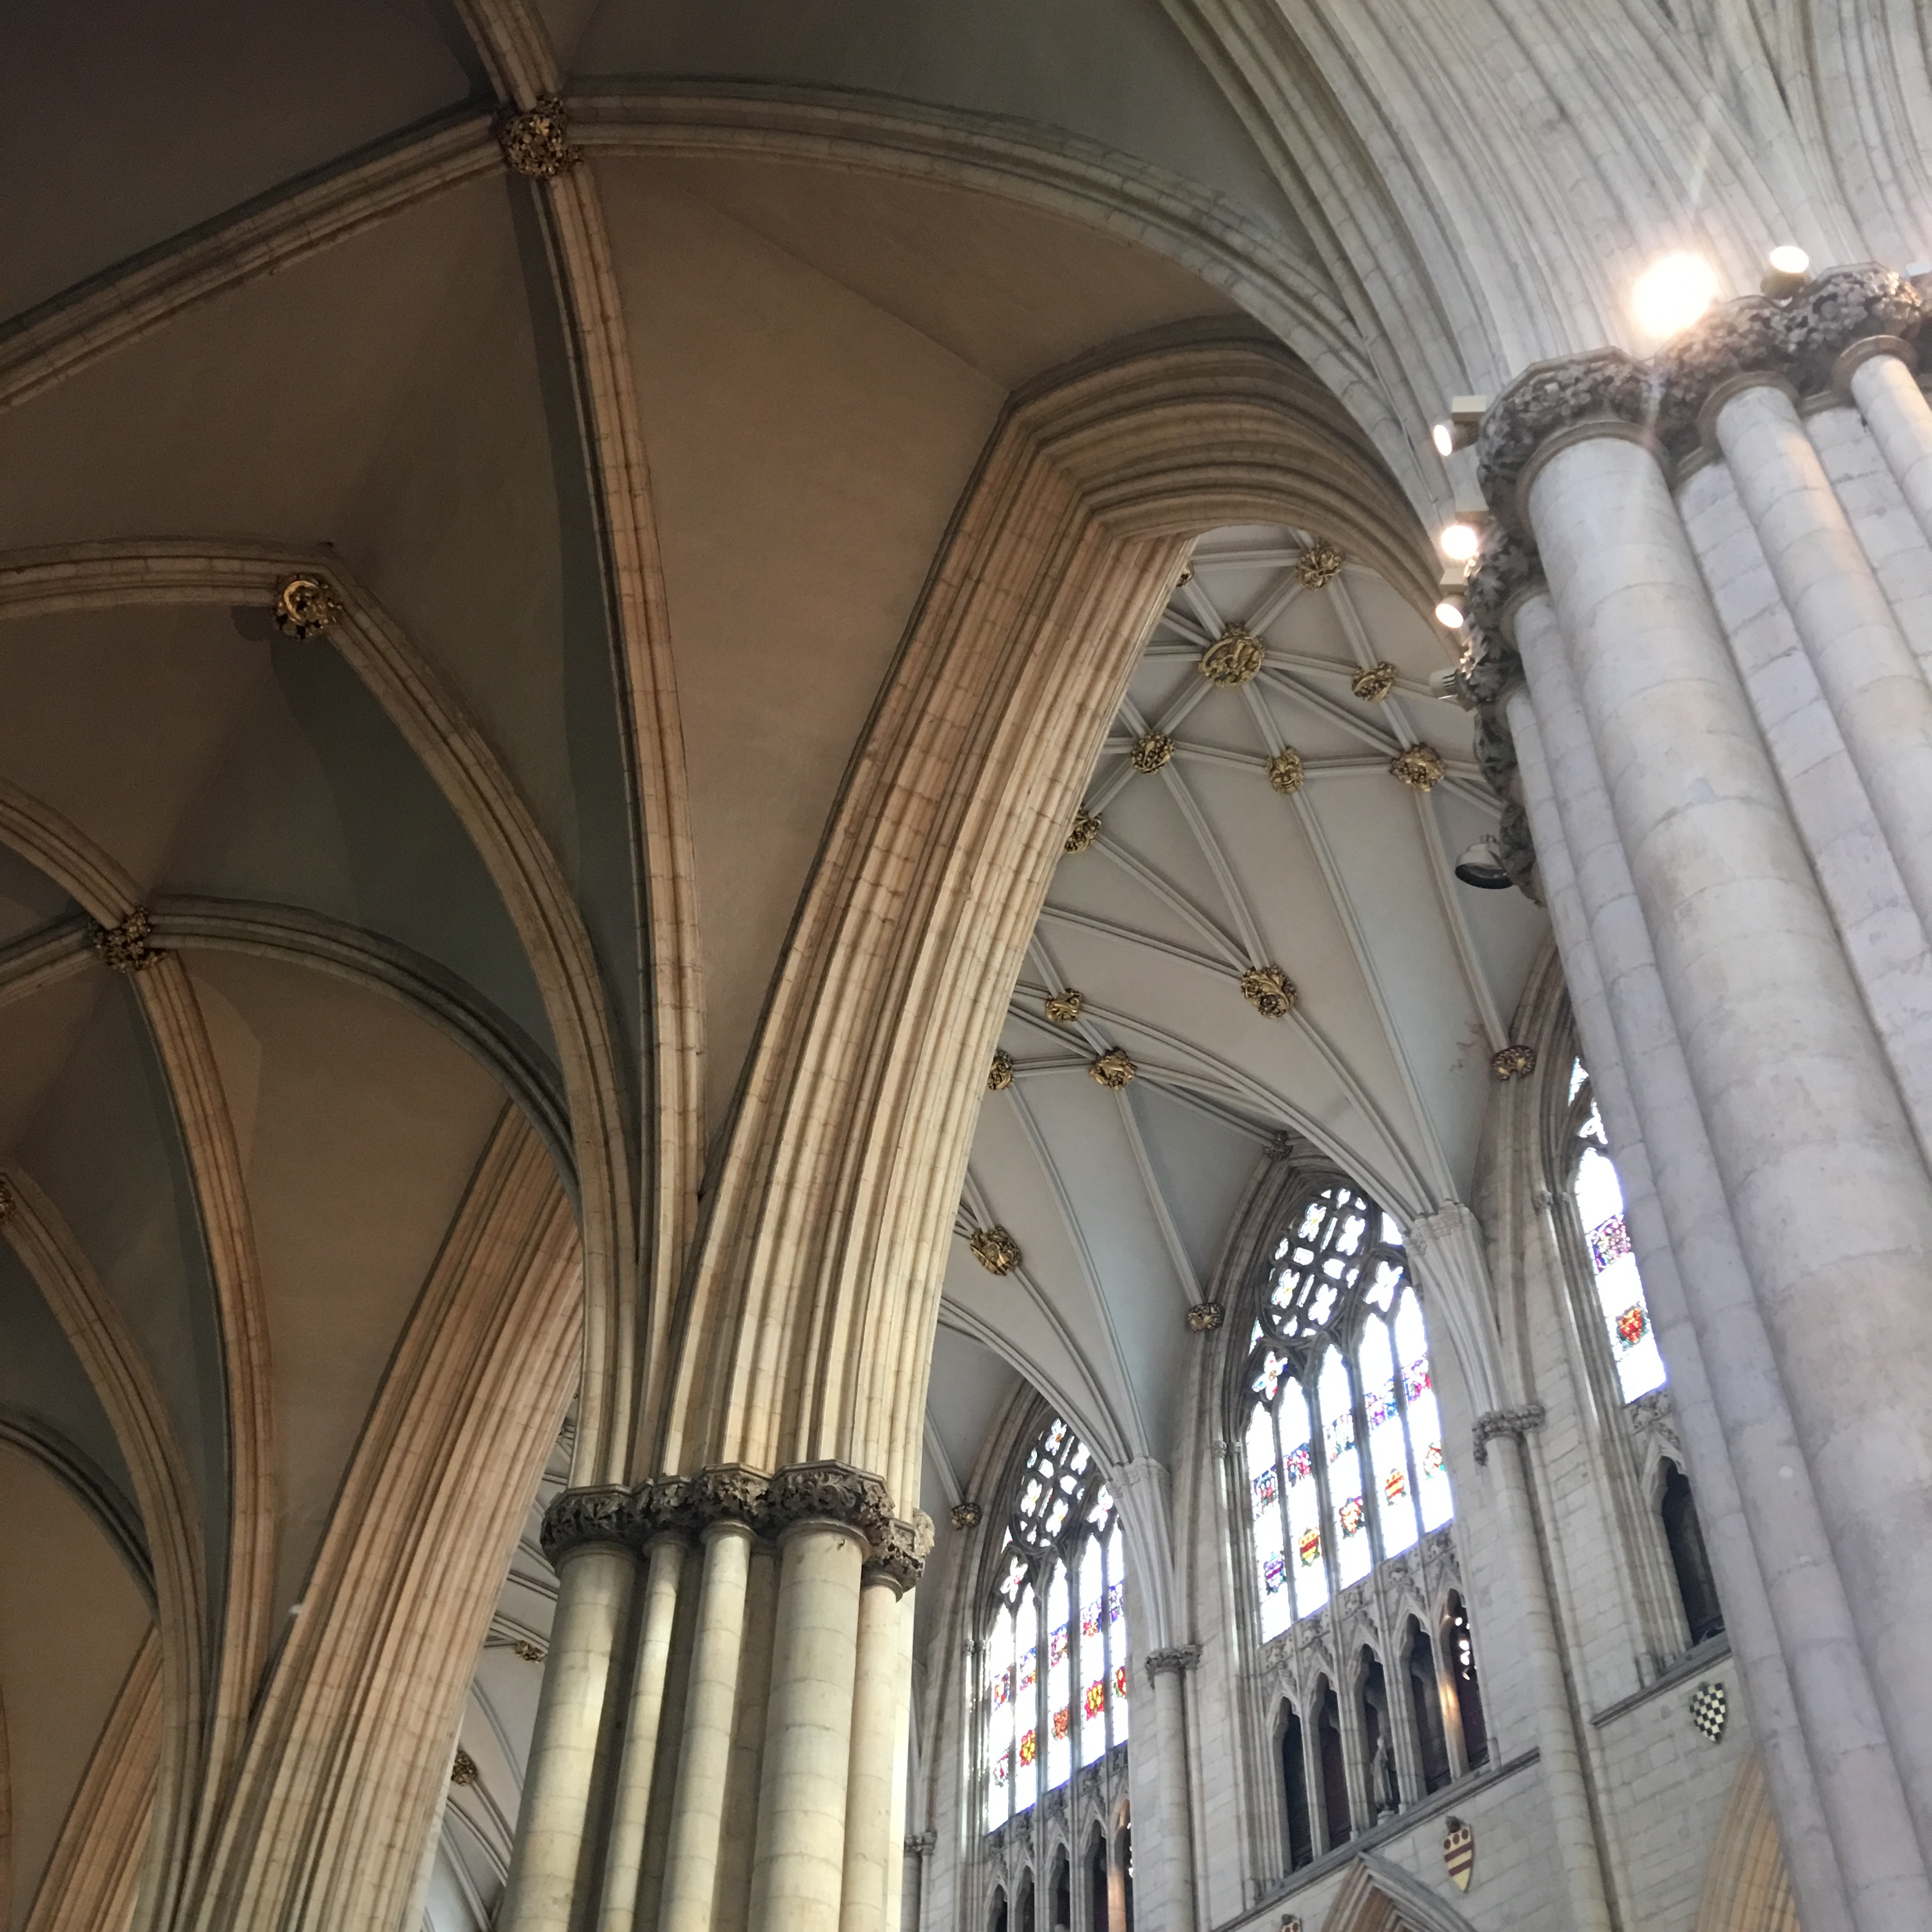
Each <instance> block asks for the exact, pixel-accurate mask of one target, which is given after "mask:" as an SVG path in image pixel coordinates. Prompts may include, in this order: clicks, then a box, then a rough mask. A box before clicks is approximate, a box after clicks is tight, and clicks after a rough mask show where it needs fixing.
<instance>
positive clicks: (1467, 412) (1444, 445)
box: [1429, 396, 1490, 460]
mask: <svg viewBox="0 0 1932 1932" xmlns="http://www.w3.org/2000/svg"><path fill="white" fill-rule="evenodd" d="M1489 406H1490V399H1489V398H1488V397H1487V396H1451V398H1449V416H1448V420H1447V421H1446V422H1439V423H1438V424H1437V425H1436V427H1435V428H1433V430H1431V431H1430V432H1429V440H1430V442H1431V443H1434V444H1435V446H1436V455H1438V456H1440V457H1442V458H1445V460H1446V459H1447V458H1449V457H1451V456H1454V455H1455V454H1456V452H1457V451H1458V450H1459V449H1468V448H1469V446H1471V444H1472V443H1474V442H1475V440H1476V438H1477V437H1478V435H1480V434H1481V431H1482V428H1483V412H1484V410H1487V408H1488V407H1489Z"/></svg>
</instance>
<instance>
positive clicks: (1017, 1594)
mask: <svg viewBox="0 0 1932 1932" xmlns="http://www.w3.org/2000/svg"><path fill="white" fill-rule="evenodd" d="M996 1574H997V1575H998V1578H999V1581H998V1583H997V1584H996V1585H995V1588H994V1590H993V1593H992V1602H991V1604H990V1605H989V1612H988V1618H989V1621H988V1625H987V1631H986V1650H985V1658H986V1676H985V1679H984V1688H983V1694H982V1699H981V1712H982V1718H983V1725H984V1730H985V1735H986V1751H985V1763H986V1829H987V1830H988V1831H989V1832H995V1831H998V1830H999V1829H1001V1827H1002V1826H1004V1825H1005V1824H1006V1823H1007V1822H1008V1821H1009V1820H1010V1819H1013V1818H1015V1817H1019V1815H1020V1814H1022V1812H1025V1811H1027V1810H1028V1809H1029V1808H1031V1807H1032V1806H1033V1805H1036V1804H1037V1803H1038V1802H1039V1801H1040V1797H1041V1796H1042V1795H1043V1793H1046V1792H1049V1791H1053V1790H1058V1788H1059V1787H1061V1785H1063V1784H1065V1783H1066V1782H1067V1780H1068V1779H1069V1778H1070V1777H1071V1776H1072V1775H1073V1768H1074V1766H1076V1765H1085V1764H1093V1763H1097V1761H1098V1760H1100V1759H1101V1758H1102V1757H1105V1756H1106V1754H1107V1752H1108V1751H1110V1750H1111V1749H1112V1748H1113V1747H1114V1746H1115V1745H1118V1744H1121V1743H1124V1742H1125V1741H1126V1739H1127V1688H1128V1678H1129V1664H1130V1657H1129V1652H1128V1646H1127V1599H1126V1587H1127V1560H1126V1546H1125V1542H1124V1538H1123V1537H1122V1535H1121V1526H1120V1518H1119V1512H1118V1510H1117V1509H1116V1508H1115V1503H1114V1499H1113V1496H1112V1493H1111V1492H1110V1491H1109V1489H1108V1487H1107V1486H1106V1481H1105V1480H1104V1479H1103V1475H1102V1472H1101V1470H1100V1466H1099V1465H1098V1464H1097V1463H1096V1462H1095V1461H1094V1457H1093V1455H1092V1454H1091V1451H1089V1450H1088V1448H1087V1447H1086V1445H1085V1444H1084V1443H1083V1442H1081V1440H1080V1439H1079V1437H1078V1436H1076V1435H1075V1434H1074V1433H1073V1430H1071V1429H1070V1428H1069V1427H1067V1424H1065V1423H1064V1422H1063V1421H1060V1420H1058V1418H1055V1420H1054V1421H1052V1422H1050V1423H1049V1424H1048V1425H1047V1426H1046V1428H1045V1429H1043V1430H1042V1431H1041V1432H1040V1435H1039V1436H1037V1438H1035V1439H1034V1442H1033V1444H1032V1445H1031V1448H1029V1449H1028V1453H1027V1458H1026V1463H1025V1468H1024V1469H1023V1470H1022V1473H1021V1479H1020V1486H1019V1500H1018V1503H1017V1506H1016V1508H1015V1510H1014V1511H1013V1516H1012V1517H1011V1518H1010V1520H1009V1522H1008V1523H1007V1534H1006V1538H1005V1541H1004V1543H1003V1544H1002V1545H1001V1552H1000V1567H999V1569H998V1571H997V1573H996Z"/></svg>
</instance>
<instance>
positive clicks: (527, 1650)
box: [510, 1637, 550, 1664]
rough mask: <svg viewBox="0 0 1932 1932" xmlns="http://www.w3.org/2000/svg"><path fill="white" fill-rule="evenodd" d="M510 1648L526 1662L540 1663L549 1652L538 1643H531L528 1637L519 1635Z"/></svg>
mask: <svg viewBox="0 0 1932 1932" xmlns="http://www.w3.org/2000/svg"><path fill="white" fill-rule="evenodd" d="M510 1648H511V1649H512V1650H514V1652H516V1654H517V1655H518V1656H519V1657H520V1658H522V1659H523V1661H524V1662H525V1663H526V1664H541V1663H542V1661H544V1658H546V1657H547V1656H548V1655H550V1653H549V1652H547V1650H545V1649H544V1647H543V1646H542V1645H541V1644H540V1643H531V1641H530V1640H529V1638H528V1637H519V1638H518V1639H517V1641H516V1642H515V1643H513V1644H512V1645H511V1646H510Z"/></svg>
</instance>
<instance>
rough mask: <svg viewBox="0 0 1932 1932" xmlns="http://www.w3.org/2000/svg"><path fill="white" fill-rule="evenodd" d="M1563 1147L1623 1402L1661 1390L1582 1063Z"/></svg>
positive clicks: (1574, 1069)
mask: <svg viewBox="0 0 1932 1932" xmlns="http://www.w3.org/2000/svg"><path fill="white" fill-rule="evenodd" d="M1567 1124H1568V1132H1567V1134H1566V1137H1565V1145H1566V1147H1567V1148H1568V1151H1569V1156H1570V1159H1571V1162H1572V1163H1573V1165H1572V1166H1571V1171H1570V1198H1571V1201H1572V1202H1574V1204H1575V1206H1576V1209H1577V1220H1579V1221H1580V1223H1582V1226H1583V1245H1584V1247H1585V1248H1586V1250H1588V1252H1589V1257H1590V1271H1591V1275H1592V1280H1594V1282H1595V1285H1596V1291H1597V1306H1598V1309H1599V1310H1601V1313H1602V1316H1603V1320H1604V1333H1605V1334H1607V1336H1608V1337H1609V1338H1610V1357H1611V1359H1612V1361H1614V1362H1615V1364H1616V1371H1617V1382H1618V1385H1619V1387H1620V1388H1622V1391H1623V1398H1624V1400H1625V1402H1627V1403H1628V1402H1634V1401H1636V1400H1637V1397H1639V1396H1640V1395H1648V1394H1649V1393H1650V1391H1652V1389H1658V1388H1662V1387H1663V1386H1664V1379H1665V1378H1664V1358H1663V1357H1662V1356H1661V1355H1659V1354H1658V1349H1657V1337H1656V1334H1655V1332H1654V1331H1653V1330H1652V1327H1651V1320H1650V1305H1649V1303H1648V1302H1646V1301H1645V1299H1644V1295H1643V1279H1642V1277H1640V1275H1639V1274H1638V1273H1637V1256H1635V1255H1634V1253H1632V1252H1631V1238H1630V1229H1629V1227H1628V1225H1627V1223H1625V1220H1624V1191H1623V1188H1622V1185H1621V1184H1619V1181H1618V1180H1617V1170H1616V1166H1615V1164H1614V1163H1613V1162H1612V1160H1611V1159H1610V1142H1609V1140H1608V1139H1607V1136H1605V1134H1604V1119H1603V1116H1602V1115H1601V1114H1600V1113H1598V1111H1597V1097H1596V1095H1595V1093H1594V1092H1593V1091H1592V1088H1591V1085H1590V1076H1589V1073H1588V1072H1587V1071H1586V1070H1585V1068H1584V1065H1583V1062H1582V1061H1580V1060H1579V1061H1575V1062H1574V1063H1573V1064H1572V1065H1571V1069H1570V1098H1569V1113H1568V1122H1567Z"/></svg>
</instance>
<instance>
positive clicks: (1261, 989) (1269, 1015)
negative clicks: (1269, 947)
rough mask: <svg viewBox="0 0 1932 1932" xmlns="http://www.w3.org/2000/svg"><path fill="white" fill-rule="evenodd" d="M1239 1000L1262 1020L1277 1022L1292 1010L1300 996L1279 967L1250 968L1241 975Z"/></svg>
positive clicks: (1291, 981)
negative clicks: (1246, 1004) (1245, 1002)
mask: <svg viewBox="0 0 1932 1932" xmlns="http://www.w3.org/2000/svg"><path fill="white" fill-rule="evenodd" d="M1241 998H1243V999H1244V1000H1246V1001H1247V1003H1248V1004H1249V1005H1250V1006H1251V1007H1253V1008H1254V1010H1255V1011H1256V1013H1259V1014H1260V1015H1261V1016H1262V1019H1268V1020H1278V1019H1280V1018H1281V1017H1282V1016H1283V1014H1285V1013H1293V1012H1294V1010H1295V1001H1297V1000H1298V999H1299V998H1301V995H1299V994H1298V992H1296V991H1295V982H1294V981H1293V980H1291V979H1289V977H1288V975H1287V974H1286V973H1284V972H1283V971H1282V970H1281V968H1280V967H1279V966H1250V968H1248V970H1247V971H1246V972H1245V973H1244V974H1242V975H1241Z"/></svg>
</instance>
